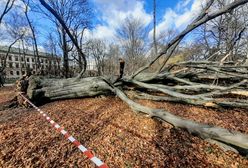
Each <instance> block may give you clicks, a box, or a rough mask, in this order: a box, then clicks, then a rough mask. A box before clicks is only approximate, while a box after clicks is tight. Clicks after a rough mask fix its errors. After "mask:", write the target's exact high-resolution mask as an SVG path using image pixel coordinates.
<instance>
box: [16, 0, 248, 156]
mask: <svg viewBox="0 0 248 168" xmlns="http://www.w3.org/2000/svg"><path fill="white" fill-rule="evenodd" d="M40 2H41V4H42V5H43V6H44V7H45V8H47V9H48V10H49V11H50V12H51V13H52V14H54V16H55V17H56V18H57V19H58V20H59V22H60V23H61V25H62V26H63V27H64V28H65V30H66V31H67V33H68V35H69V37H70V38H71V39H72V42H73V43H75V46H78V44H77V42H76V40H75V39H74V40H73V36H71V35H70V31H69V29H68V28H67V27H66V25H65V23H64V22H63V20H62V19H60V18H59V16H58V15H56V11H54V10H53V9H52V8H51V7H50V6H49V5H48V4H47V3H46V2H45V1H44V0H40ZM213 2H214V0H210V1H209V2H208V3H207V4H206V7H205V8H204V9H203V12H202V13H201V14H200V15H199V16H198V17H197V18H196V19H195V20H194V21H193V22H192V23H191V24H190V25H189V26H188V27H187V28H186V29H185V30H184V31H182V33H180V34H179V35H178V36H176V37H175V38H174V39H172V40H171V42H170V43H168V45H166V46H165V48H164V50H163V51H162V52H160V53H159V54H158V55H157V57H156V58H155V59H154V60H152V61H151V62H150V63H149V64H148V65H146V66H144V67H142V68H141V69H139V70H138V71H137V72H134V73H133V75H132V76H124V77H122V78H117V79H116V78H113V77H88V78H82V74H83V73H84V71H85V69H83V71H82V72H81V73H80V75H79V76H78V77H76V78H71V79H48V78H45V77H38V76H30V77H28V78H23V79H22V80H20V81H19V82H18V87H17V90H18V91H20V92H23V93H26V95H27V96H28V98H29V99H31V100H32V101H33V102H35V103H44V102H45V101H54V100H59V99H70V98H83V97H94V96H97V95H109V94H115V95H117V96H118V97H119V98H120V99H121V100H123V101H124V102H126V103H127V104H128V105H129V106H130V107H131V108H132V109H133V110H134V111H136V112H142V113H145V114H147V116H149V117H154V118H159V119H161V120H163V121H166V122H168V123H170V124H172V125H173V126H175V127H177V128H182V129H185V130H187V131H188V132H190V133H192V134H194V135H198V136H200V137H201V138H203V139H212V140H215V141H218V144H219V145H220V144H225V145H223V146H226V145H228V146H231V149H233V148H235V150H238V151H239V152H240V153H241V154H245V155H247V154H248V136H247V135H245V134H242V133H239V132H234V131H229V130H227V129H224V128H220V127H215V126H210V125H205V124H201V123H197V122H194V121H191V120H186V119H183V118H181V117H178V116H175V115H173V114H171V113H169V112H167V111H165V110H162V109H153V108H148V107H145V106H143V105H140V104H138V103H136V102H135V101H134V100H131V99H130V98H129V97H128V96H127V94H126V93H128V92H127V91H130V90H132V92H133V93H134V95H135V97H136V98H139V99H150V100H155V101H172V102H178V103H186V104H193V105H198V106H207V107H212V108H223V107H240V108H248V105H247V104H248V102H247V96H248V90H247V86H248V82H247V80H248V68H247V65H236V64H235V63H233V62H228V63H220V62H210V61H204V62H182V63H178V64H174V65H172V66H166V62H167V60H168V59H169V58H170V56H171V55H172V53H173V51H174V49H175V48H176V46H177V45H178V44H179V43H180V41H181V40H182V39H183V38H184V37H185V35H187V34H188V33H189V32H191V31H192V30H194V29H195V28H197V27H199V26H200V25H202V24H204V23H206V22H207V21H209V20H211V19H213V18H216V17H218V16H220V15H222V14H224V13H227V12H230V11H231V10H233V9H235V8H236V7H238V6H240V5H243V4H245V3H247V2H248V0H236V1H234V2H232V3H230V4H229V5H227V6H226V7H225V8H223V9H221V10H219V11H214V12H208V9H209V8H210V7H211V5H212V4H213ZM78 50H80V48H78ZM79 54H81V55H84V53H82V51H81V50H80V51H79ZM164 55H166V56H167V57H166V59H165V62H164V63H163V65H162V67H158V70H157V71H156V72H145V70H147V69H149V68H150V67H151V66H152V65H153V64H154V62H156V61H157V60H158V59H159V58H160V57H162V56H164ZM85 65H86V63H85ZM225 95H226V96H228V97H230V98H228V99H227V98H223V96H225ZM233 150H234V149H233Z"/></svg>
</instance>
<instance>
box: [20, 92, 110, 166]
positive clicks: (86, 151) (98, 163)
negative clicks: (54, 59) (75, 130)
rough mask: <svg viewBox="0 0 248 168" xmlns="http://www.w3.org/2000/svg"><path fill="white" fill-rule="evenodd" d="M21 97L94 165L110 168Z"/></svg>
mask: <svg viewBox="0 0 248 168" xmlns="http://www.w3.org/2000/svg"><path fill="white" fill-rule="evenodd" d="M19 94H20V96H21V97H22V98H23V99H24V100H25V101H27V102H28V103H29V104H30V105H31V106H33V107H34V108H35V109H36V110H37V111H38V112H39V113H40V114H41V115H42V116H43V117H45V119H46V120H47V121H48V122H49V123H50V124H52V126H53V127H54V128H56V129H57V130H58V131H59V132H60V133H61V134H62V135H64V137H65V138H66V139H68V140H69V141H70V142H72V143H73V144H74V145H75V146H76V147H78V149H79V150H80V151H81V152H83V154H84V155H85V156H87V158H88V159H90V160H91V161H92V162H93V163H94V164H96V165H97V167H99V168H108V166H107V165H106V164H105V163H103V162H102V161H101V160H100V159H98V158H97V157H95V156H94V155H93V154H92V153H91V152H90V151H89V150H88V149H86V148H85V147H84V146H83V145H81V144H80V142H79V141H77V140H76V139H75V138H74V137H73V136H71V135H70V134H69V133H68V132H67V131H65V130H64V129H63V127H61V126H60V125H58V124H57V123H56V122H55V121H54V120H52V119H51V118H50V117H49V116H48V115H47V114H46V113H45V112H43V111H42V110H41V109H39V108H38V107H36V106H35V105H34V104H33V103H32V102H31V101H30V100H28V99H27V98H26V97H25V96H24V95H23V94H22V93H19Z"/></svg>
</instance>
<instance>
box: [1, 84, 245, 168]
mask: <svg viewBox="0 0 248 168" xmlns="http://www.w3.org/2000/svg"><path fill="white" fill-rule="evenodd" d="M13 95H14V90H13V88H11V87H6V88H0V106H2V105H3V104H4V103H5V102H6V101H8V100H10V99H11V98H12V97H13ZM139 102H140V103H142V104H145V105H147V106H150V107H156V108H164V109H166V110H168V111H170V112H172V113H174V114H177V115H179V116H182V117H185V118H188V119H192V120H195V121H199V122H202V123H207V124H213V125H217V126H221V127H224V128H228V129H232V130H237V131H240V132H243V133H248V113H247V111H245V110H239V109H234V110H221V111H216V110H212V109H205V108H200V107H193V106H188V105H181V104H172V103H161V102H160V103H158V102H156V103H154V102H150V101H139ZM40 108H41V109H42V110H43V111H45V112H47V113H48V114H49V115H50V116H51V118H52V119H53V120H55V121H56V122H57V123H58V124H60V125H61V126H63V127H65V129H66V130H67V131H68V132H69V133H71V134H72V135H73V136H74V137H76V138H77V139H78V140H79V141H80V142H81V143H82V144H83V145H84V146H86V147H87V148H88V149H90V150H92V151H94V154H95V155H96V156H98V157H99V158H100V159H101V160H103V161H104V162H105V163H106V164H107V165H108V166H109V167H111V168H112V167H113V168H119V167H120V168H133V167H137V168H138V167H142V168H143V167H157V168H162V167H183V168H184V167H185V168H186V167H220V168H223V167H224V168H225V167H226V168H230V167H235V168H248V159H247V158H245V157H242V156H240V155H238V154H235V153H233V152H224V151H222V150H221V149H220V148H219V147H218V146H216V145H212V144H209V143H207V142H206V141H204V140H202V139H200V138H198V137H195V136H192V135H190V134H189V133H187V132H185V131H183V130H176V129H174V128H173V127H172V126H171V125H169V124H167V123H164V122H163V123H161V122H159V121H156V120H154V119H150V118H147V117H146V116H144V115H141V114H136V113H134V112H132V110H131V109H130V108H129V107H128V106H127V105H126V104H125V103H123V102H122V101H120V100H119V99H118V98H116V97H106V98H85V99H74V100H63V101H56V102H52V103H48V104H46V105H43V106H40ZM0 167H4V168H6V167H14V168H16V167H59V168H60V167H86V168H87V167H95V166H94V165H93V164H92V163H91V162H90V161H89V160H88V159H86V157H85V156H84V155H83V154H82V153H80V151H79V150H78V149H77V148H76V147H75V146H73V144H71V143H70V142H69V141H67V140H65V139H64V137H63V136H62V135H60V134H59V133H58V132H57V131H55V130H54V129H53V128H52V127H51V125H50V124H49V123H48V122H47V121H46V120H45V119H44V118H43V117H41V116H40V115H39V113H38V112H36V111H35V110H34V109H32V108H29V109H25V108H15V109H8V110H4V111H0Z"/></svg>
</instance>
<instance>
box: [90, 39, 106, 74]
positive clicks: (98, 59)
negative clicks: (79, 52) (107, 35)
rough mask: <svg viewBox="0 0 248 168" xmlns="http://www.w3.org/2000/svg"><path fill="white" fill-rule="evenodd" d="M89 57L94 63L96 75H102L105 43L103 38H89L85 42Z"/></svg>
mask: <svg viewBox="0 0 248 168" xmlns="http://www.w3.org/2000/svg"><path fill="white" fill-rule="evenodd" d="M86 46H87V47H86V48H87V50H88V54H89V57H90V58H92V59H93V60H94V62H95V63H96V68H97V71H98V75H99V76H100V75H103V74H104V70H105V58H106V55H107V53H106V50H107V48H106V45H105V43H104V41H103V40H100V39H91V40H89V41H88V42H87V43H86Z"/></svg>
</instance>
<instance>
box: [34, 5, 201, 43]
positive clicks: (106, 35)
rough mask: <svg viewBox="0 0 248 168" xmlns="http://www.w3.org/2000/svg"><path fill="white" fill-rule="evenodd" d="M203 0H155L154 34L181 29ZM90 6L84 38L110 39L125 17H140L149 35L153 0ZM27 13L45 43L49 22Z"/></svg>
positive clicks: (49, 27) (49, 28)
mask: <svg viewBox="0 0 248 168" xmlns="http://www.w3.org/2000/svg"><path fill="white" fill-rule="evenodd" d="M205 1H206V0H157V35H158V36H159V35H160V34H163V33H166V31H167V32H168V30H170V29H173V30H175V31H181V30H182V29H183V28H185V27H186V26H187V24H188V23H189V22H190V21H191V20H192V18H194V17H195V16H196V15H197V13H199V11H200V10H201V8H202V3H204V2H205ZM89 2H90V3H91V4H92V6H93V9H92V11H93V13H94V19H93V23H94V24H93V27H92V28H91V29H89V30H87V31H86V33H85V37H87V38H101V39H104V40H106V41H113V40H114V38H115V32H116V30H117V29H118V27H119V26H120V25H121V24H122V23H123V21H124V20H125V18H127V17H129V16H132V17H134V18H137V19H140V20H141V21H142V22H143V23H144V25H146V26H147V27H149V32H150V33H149V38H150V39H151V37H152V23H153V16H152V12H153V0H89ZM30 16H31V18H32V20H33V21H34V23H35V24H37V25H38V26H37V28H38V31H39V37H38V40H39V44H40V45H42V44H43V43H44V42H45V38H44V37H45V36H47V34H48V33H49V32H51V23H49V21H48V20H47V19H44V18H42V17H40V16H39V15H38V14H37V13H35V14H33V13H30Z"/></svg>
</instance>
